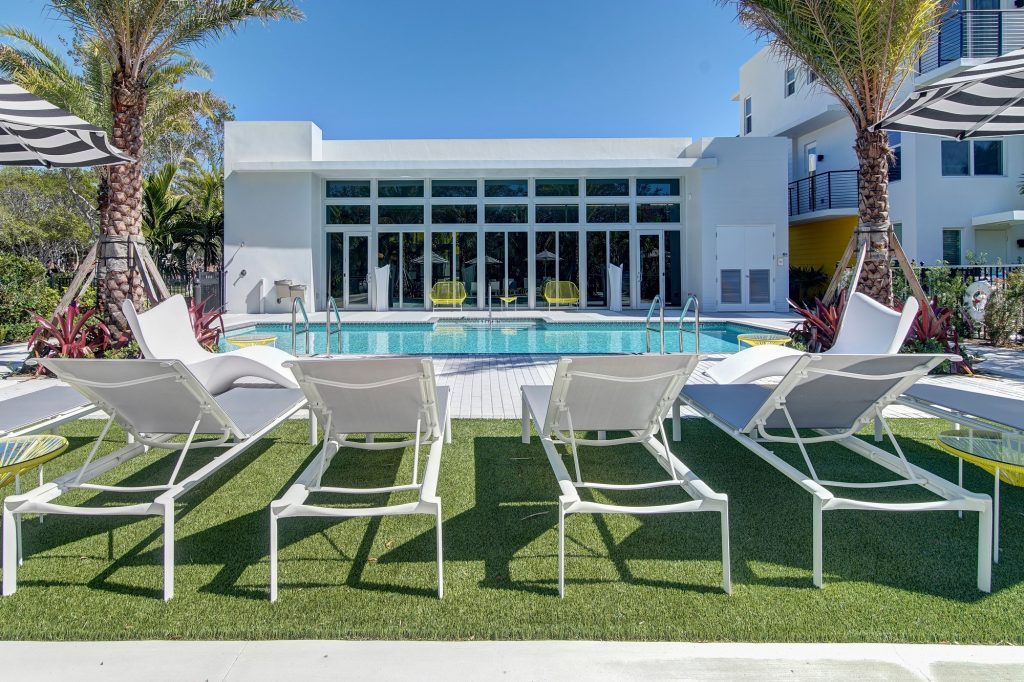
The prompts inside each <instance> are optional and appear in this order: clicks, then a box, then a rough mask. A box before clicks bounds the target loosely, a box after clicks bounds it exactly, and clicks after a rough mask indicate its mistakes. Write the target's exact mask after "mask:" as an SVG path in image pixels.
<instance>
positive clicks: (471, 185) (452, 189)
mask: <svg viewBox="0 0 1024 682" xmlns="http://www.w3.org/2000/svg"><path fill="white" fill-rule="evenodd" d="M430 195H431V196H432V197H435V198H437V197H475V196H476V180H432V181H431V182H430Z"/></svg>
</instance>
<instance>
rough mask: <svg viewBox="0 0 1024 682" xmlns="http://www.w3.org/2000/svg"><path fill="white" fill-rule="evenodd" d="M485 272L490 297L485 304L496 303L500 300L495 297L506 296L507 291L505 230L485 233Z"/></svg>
mask: <svg viewBox="0 0 1024 682" xmlns="http://www.w3.org/2000/svg"><path fill="white" fill-rule="evenodd" d="M474 262H475V261H474ZM484 274H485V276H484V279H485V281H486V282H487V297H488V298H487V300H486V301H485V304H486V303H490V304H491V305H494V304H496V303H498V301H494V300H493V298H494V297H496V296H504V295H505V291H506V282H505V281H504V280H505V233H504V232H487V233H486V234H485V235H484Z"/></svg>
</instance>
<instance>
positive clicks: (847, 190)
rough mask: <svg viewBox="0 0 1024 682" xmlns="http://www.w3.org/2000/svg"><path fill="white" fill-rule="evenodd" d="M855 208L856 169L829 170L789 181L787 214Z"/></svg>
mask: <svg viewBox="0 0 1024 682" xmlns="http://www.w3.org/2000/svg"><path fill="white" fill-rule="evenodd" d="M836 208H857V171H855V170H844V171H829V172H828V173H818V174H817V175H812V176H810V177H807V178H804V179H802V180H797V181H796V182H791V183H789V215H791V216H795V215H802V214H804V213H814V212H815V211H828V210H831V209H836Z"/></svg>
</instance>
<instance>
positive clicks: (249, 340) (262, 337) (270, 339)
mask: <svg viewBox="0 0 1024 682" xmlns="http://www.w3.org/2000/svg"><path fill="white" fill-rule="evenodd" d="M224 340H225V341H226V342H228V343H229V344H231V345H232V346H237V347H238V348H246V347H248V346H274V347H276V346H277V335H276V334H239V335H238V336H225V337H224Z"/></svg>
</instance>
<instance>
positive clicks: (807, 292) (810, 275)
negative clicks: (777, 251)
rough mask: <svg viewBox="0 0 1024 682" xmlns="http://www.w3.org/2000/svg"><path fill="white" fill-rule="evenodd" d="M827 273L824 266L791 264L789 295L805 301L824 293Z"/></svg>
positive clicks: (793, 298) (795, 299)
mask: <svg viewBox="0 0 1024 682" xmlns="http://www.w3.org/2000/svg"><path fill="white" fill-rule="evenodd" d="M827 285H828V275H827V274H825V270H824V268H815V267H811V266H809V265H807V266H800V265H797V266H793V267H791V268H790V269H789V297H790V298H791V299H792V300H794V301H800V302H801V303H806V301H808V300H812V299H814V298H818V297H820V296H822V295H824V293H825V287H826V286H827Z"/></svg>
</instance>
